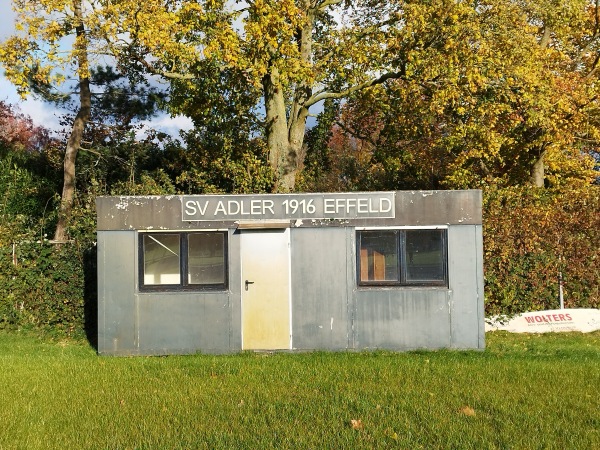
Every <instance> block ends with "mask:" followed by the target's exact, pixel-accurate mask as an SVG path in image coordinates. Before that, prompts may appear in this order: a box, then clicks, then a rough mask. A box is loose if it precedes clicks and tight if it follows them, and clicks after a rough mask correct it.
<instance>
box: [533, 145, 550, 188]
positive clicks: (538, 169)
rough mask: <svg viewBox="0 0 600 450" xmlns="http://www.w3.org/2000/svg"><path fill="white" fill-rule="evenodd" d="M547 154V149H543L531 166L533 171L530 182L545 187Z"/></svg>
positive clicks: (535, 185)
mask: <svg viewBox="0 0 600 450" xmlns="http://www.w3.org/2000/svg"><path fill="white" fill-rule="evenodd" d="M545 155H546V150H545V149H542V150H540V152H539V155H538V156H537V158H536V160H535V162H534V163H533V166H532V167H531V171H530V172H529V183H530V184H531V185H532V186H534V187H544V180H545V174H544V169H545V166H544V156H545Z"/></svg>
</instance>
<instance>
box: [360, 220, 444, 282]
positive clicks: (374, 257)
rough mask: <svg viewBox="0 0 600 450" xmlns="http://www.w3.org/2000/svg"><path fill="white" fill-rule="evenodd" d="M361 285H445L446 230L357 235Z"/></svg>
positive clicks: (398, 231)
mask: <svg viewBox="0 0 600 450" xmlns="http://www.w3.org/2000/svg"><path fill="white" fill-rule="evenodd" d="M356 236H357V248H358V252H357V260H358V270H357V273H358V284H359V285H361V286H448V270H447V256H446V253H447V250H446V249H447V244H446V241H447V231H446V230H445V229H422V230H412V229H411V230H365V231H358V232H357V234H356Z"/></svg>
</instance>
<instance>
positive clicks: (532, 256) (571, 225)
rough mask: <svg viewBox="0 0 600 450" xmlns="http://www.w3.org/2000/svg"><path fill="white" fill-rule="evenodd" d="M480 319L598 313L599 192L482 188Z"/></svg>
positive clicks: (589, 189)
mask: <svg viewBox="0 0 600 450" xmlns="http://www.w3.org/2000/svg"><path fill="white" fill-rule="evenodd" d="M484 203H485V204H484V225H483V233H484V276H485V303H486V314H487V315H493V314H514V313H519V312H524V311H535V310H543V309H556V308H558V307H559V273H562V277H563V279H564V301H565V307H568V308H599V307H600V290H599V285H598V280H600V187H599V186H589V187H585V188H567V187H564V188H560V189H532V188H508V189H487V190H486V191H485V194H484Z"/></svg>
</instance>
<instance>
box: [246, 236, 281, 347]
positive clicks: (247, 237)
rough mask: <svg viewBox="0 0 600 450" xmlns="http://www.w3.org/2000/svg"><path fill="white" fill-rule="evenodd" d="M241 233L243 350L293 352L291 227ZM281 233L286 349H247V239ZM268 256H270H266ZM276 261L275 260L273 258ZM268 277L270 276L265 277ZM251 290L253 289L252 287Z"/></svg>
mask: <svg viewBox="0 0 600 450" xmlns="http://www.w3.org/2000/svg"><path fill="white" fill-rule="evenodd" d="M239 233H240V306H241V311H240V331H241V348H242V350H291V349H292V348H293V346H292V344H293V335H292V249H291V231H290V228H289V227H286V228H282V227H272V228H260V229H256V228H247V229H239ZM279 233H281V238H282V240H283V247H284V248H285V250H284V251H283V252H282V255H281V256H283V257H284V259H285V260H286V262H287V289H286V295H287V302H285V303H286V305H285V307H286V308H287V320H288V329H287V336H288V339H287V343H286V347H284V348H283V347H279V346H277V345H274V346H273V348H262V347H261V348H258V347H255V346H250V347H246V344H245V329H244V318H245V310H246V306H245V305H246V303H247V299H245V298H244V297H245V281H246V279H247V278H246V273H247V272H246V271H245V270H244V251H245V250H244V241H245V240H246V239H249V238H250V239H251V236H257V235H260V236H262V237H266V236H267V235H279ZM266 256H268V255H266ZM272 259H274V258H272ZM265 277H268V274H266V275H265ZM250 289H251V287H250ZM275 347H277V348H275Z"/></svg>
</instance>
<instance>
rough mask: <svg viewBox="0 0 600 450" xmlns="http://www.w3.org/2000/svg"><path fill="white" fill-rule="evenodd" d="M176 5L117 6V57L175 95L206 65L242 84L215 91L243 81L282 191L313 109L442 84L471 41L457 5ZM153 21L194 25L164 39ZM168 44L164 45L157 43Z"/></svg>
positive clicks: (462, 7)
mask: <svg viewBox="0 0 600 450" xmlns="http://www.w3.org/2000/svg"><path fill="white" fill-rule="evenodd" d="M173 5H174V4H172V3H170V2H169V3H165V4H164V5H162V7H161V6H160V5H157V4H156V3H154V2H152V3H151V4H148V3H144V6H143V7H142V6H141V5H140V6H139V7H138V8H132V7H131V4H130V3H129V2H119V3H118V4H116V5H114V6H113V7H112V9H111V14H113V17H112V18H111V19H109V20H107V22H108V23H111V24H117V23H121V24H123V25H122V27H121V28H118V29H117V28H115V30H112V29H111V33H113V35H114V36H118V35H119V33H121V34H123V33H125V32H127V33H128V34H127V36H128V40H121V41H118V40H114V45H115V46H118V47H119V49H118V50H113V51H112V53H113V54H117V53H118V54H121V55H127V61H125V60H124V59H123V58H122V59H120V61H121V62H122V64H123V65H124V66H127V67H129V70H144V71H146V72H147V73H152V74H157V75H161V76H163V77H168V78H170V79H172V80H174V81H175V86H176V89H182V88H183V89H189V90H190V91H192V92H193V91H194V86H195V85H196V83H203V78H202V76H203V75H204V74H206V71H207V68H213V69H214V70H216V71H218V72H219V74H220V75H219V76H218V77H216V78H217V79H218V80H221V79H222V78H221V75H223V76H225V77H226V78H227V79H228V80H235V82H234V83H233V85H231V86H226V87H225V90H221V91H218V92H221V93H223V92H227V94H228V95H227V96H226V97H227V98H229V99H231V98H233V97H235V95H234V96H233V97H232V96H231V95H230V94H231V93H232V92H231V90H228V88H229V87H232V89H235V88H237V87H240V86H241V85H242V83H245V87H243V89H242V92H243V94H244V95H245V96H246V101H248V102H249V103H250V104H251V105H252V107H251V108H250V109H247V110H248V111H250V112H251V113H252V114H253V115H258V114H260V113H261V112H263V113H264V121H263V123H262V129H263V133H264V137H265V141H266V143H267V147H268V151H269V162H270V164H271V166H272V168H273V170H274V172H275V174H276V177H277V186H276V190H280V191H288V190H293V189H294V188H295V182H296V175H297V172H298V169H299V167H300V166H301V163H302V161H303V157H304V147H303V143H304V134H305V128H306V120H307V118H308V116H309V110H310V108H311V107H313V106H314V105H316V104H317V103H319V102H322V101H324V100H326V99H341V98H345V97H347V96H349V95H351V94H353V93H355V92H358V91H362V90H365V89H368V88H370V87H373V86H377V85H381V84H383V83H385V82H386V81H388V80H392V79H404V80H414V79H418V80H420V81H423V82H436V79H437V78H438V77H439V72H440V70H439V69H443V68H444V63H445V62H446V60H447V58H448V57H449V56H450V55H451V54H452V50H453V49H454V48H455V47H456V46H457V45H460V44H461V39H464V37H465V36H466V34H465V31H464V30H463V27H464V23H463V21H462V19H463V16H464V15H465V12H466V11H467V10H468V9H469V7H468V5H466V4H463V3H462V2H458V3H457V2H454V1H451V0H434V1H433V2H430V1H422V0H416V1H400V0H396V1H392V2H373V1H369V0H361V1H358V2H348V1H343V0H253V1H249V2H244V3H243V5H242V6H241V7H240V9H238V10H234V9H232V8H229V6H230V5H231V3H230V2H225V1H222V0H221V1H215V0H211V1H204V2H197V3H193V5H194V7H195V9H194V8H192V4H189V3H187V2H185V3H182V4H180V5H181V8H180V9H183V8H188V9H187V12H186V13H185V14H182V13H181V11H180V10H179V9H177V10H175V9H171V8H176V7H177V6H173ZM177 5H179V4H177ZM147 14H155V15H156V16H155V20H163V18H164V21H165V22H169V18H171V19H172V18H173V17H176V16H175V15H176V14H177V15H178V16H177V17H179V19H180V20H181V23H185V24H187V25H189V26H188V28H187V29H181V32H178V33H175V32H169V34H168V35H162V34H161V32H160V30H156V29H155V28H152V29H146V28H145V22H144V21H145V20H146V15H147ZM165 14H166V15H165ZM156 17H160V18H161V19H156ZM169 23H172V20H171V22H169ZM132 24H136V26H133V25H132ZM150 32H152V34H150ZM172 36H174V38H171V37H172ZM161 39H162V40H163V42H164V45H163V46H162V47H159V46H157V45H156V43H155V41H156V40H161ZM148 55H152V58H148ZM132 61H133V62H134V63H131V62H132ZM425 61H427V63H425ZM436 64H439V65H437V66H436ZM123 70H125V69H123ZM211 87H213V88H215V89H218V88H219V84H218V83H217V85H211ZM203 95H204V94H201V96H203ZM203 98H204V99H205V100H206V101H207V102H208V103H209V104H211V101H213V100H214V98H212V99H210V98H206V96H203ZM190 104H191V103H188V102H179V103H174V104H173V111H176V112H184V113H187V114H189V115H192V116H193V115H194V114H195V113H193V112H192V111H191V110H190V108H189V105H190ZM196 105H197V103H196Z"/></svg>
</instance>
